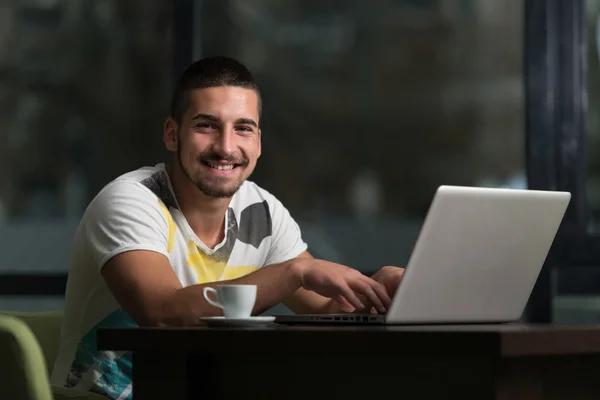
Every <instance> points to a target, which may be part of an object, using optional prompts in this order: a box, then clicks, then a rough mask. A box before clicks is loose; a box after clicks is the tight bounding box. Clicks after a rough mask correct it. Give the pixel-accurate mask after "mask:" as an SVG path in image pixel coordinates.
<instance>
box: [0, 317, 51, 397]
mask: <svg viewBox="0 0 600 400" xmlns="http://www.w3.org/2000/svg"><path fill="white" fill-rule="evenodd" d="M0 354H2V359H1V360H0V398H2V399H15V400H17V399H23V400H52V398H53V396H52V392H51V390H50V385H49V384H48V371H47V370H46V365H45V360H44V355H43V354H42V349H41V347H40V345H39V344H38V342H37V340H36V338H35V336H34V335H33V333H32V332H31V329H29V328H28V327H27V325H26V324H25V323H24V322H23V321H20V320H19V319H17V318H15V317H11V316H8V315H0Z"/></svg>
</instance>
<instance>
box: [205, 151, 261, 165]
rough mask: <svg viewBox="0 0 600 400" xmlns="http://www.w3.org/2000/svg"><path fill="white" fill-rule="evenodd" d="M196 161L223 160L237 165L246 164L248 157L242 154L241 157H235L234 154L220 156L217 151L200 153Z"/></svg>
mask: <svg viewBox="0 0 600 400" xmlns="http://www.w3.org/2000/svg"><path fill="white" fill-rule="evenodd" d="M198 161H200V162H218V161H221V162H222V161H224V162H227V163H231V164H237V165H239V166H242V167H244V166H246V165H248V162H249V161H248V159H247V158H246V157H244V156H241V157H235V156H222V155H220V154H217V153H204V154H200V156H199V157H198Z"/></svg>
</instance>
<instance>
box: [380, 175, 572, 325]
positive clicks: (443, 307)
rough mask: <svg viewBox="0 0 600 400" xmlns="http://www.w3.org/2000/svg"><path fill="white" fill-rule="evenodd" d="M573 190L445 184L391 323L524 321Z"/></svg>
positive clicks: (391, 312) (390, 312)
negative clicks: (534, 288) (518, 188)
mask: <svg viewBox="0 0 600 400" xmlns="http://www.w3.org/2000/svg"><path fill="white" fill-rule="evenodd" d="M570 199H571V194H570V193H568V192H551V191H534V190H516V189H496V188H476V187H459V186H440V187H439V188H438V190H437V191H436V193H435V196H434V198H433V201H432V203H431V206H430V208H429V212H428V214H427V217H426V218H425V222H424V224H423V226H422V228H421V232H420V234H419V237H418V239H417V242H416V245H415V247H414V249H413V252H412V254H411V256H410V259H409V262H408V265H407V266H406V272H405V274H404V276H403V278H402V282H401V283H400V286H399V287H398V289H397V291H396V295H395V296H394V299H393V301H392V305H391V307H390V309H389V310H388V313H387V316H386V323H392V324H394V323H470V322H474V323H479V322H508V321H515V320H518V319H519V318H520V317H521V315H522V314H523V311H524V309H525V306H526V304H527V300H528V299H529V296H530V294H531V291H532V289H533V286H534V284H535V282H536V280H537V277H538V275H539V273H540V270H541V268H542V266H543V264H544V261H545V259H546V257H547V255H548V251H549V250H550V246H551V245H552V242H553V240H554V237H555V235H556V233H557V230H558V227H559V226H560V223H561V221H562V218H563V216H564V213H565V211H566V208H567V205H568V204H569V201H570Z"/></svg>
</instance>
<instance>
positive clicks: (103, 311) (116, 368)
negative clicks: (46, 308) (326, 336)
mask: <svg viewBox="0 0 600 400" xmlns="http://www.w3.org/2000/svg"><path fill="white" fill-rule="evenodd" d="M260 117H261V97H260V92H259V89H258V86H257V85H256V83H255V81H254V79H253V77H252V75H251V73H250V72H249V71H248V70H247V69H246V68H245V67H244V66H243V65H241V64H240V63H238V62H237V61H235V60H232V59H230V58H225V57H213V58H206V59H203V60H200V61H197V62H195V63H193V64H192V65H190V66H189V67H188V68H187V69H186V71H185V72H184V73H183V75H182V77H181V79H180V81H179V82H178V84H177V87H176V89H175V93H174V95H173V100H172V107H171V115H170V116H169V117H168V118H167V119H166V121H165V124H164V142H165V146H166V147H167V149H168V150H169V151H170V152H171V153H172V155H173V156H172V159H171V160H170V162H169V163H168V164H159V165H156V166H154V167H144V168H141V169H138V170H136V171H132V172H129V173H127V174H125V175H123V176H121V177H119V178H117V179H116V180H114V181H112V182H111V183H109V184H108V185H107V186H106V187H104V188H103V189H102V191H101V192H100V193H99V194H98V195H97V196H96V197H95V198H94V200H93V201H92V202H91V203H90V205H89V207H88V208H87V210H86V212H85V214H84V216H83V218H82V220H81V222H80V224H79V227H78V229H77V232H76V234H75V239H74V246H73V255H72V260H71V266H70V270H69V279H68V283H67V291H66V306H65V316H64V321H63V330H62V338H61V345H60V351H59V356H58V359H57V361H56V364H55V367H54V370H53V373H52V381H53V383H54V384H57V385H64V386H67V387H76V388H78V389H83V390H89V391H93V392H97V393H100V394H102V395H104V396H107V397H109V398H112V399H128V398H131V354H130V353H116V352H99V351H97V350H96V331H97V329H98V328H102V327H135V326H184V325H195V324H198V323H199V321H200V318H201V317H204V316H211V315H219V314H221V312H222V311H221V310H220V309H218V308H215V307H213V306H211V305H209V304H208V303H207V302H206V300H205V299H204V297H203V294H202V291H203V288H204V287H206V286H214V285H215V282H227V283H238V284H254V285H257V287H258V293H257V299H256V305H255V308H254V314H259V313H261V312H263V311H265V310H267V309H269V308H271V307H273V306H274V305H276V304H278V303H281V302H283V303H285V304H286V305H288V306H289V307H290V308H291V309H292V310H293V311H295V312H296V313H335V312H353V311H365V312H380V313H385V312H386V307H388V306H389V304H390V302H391V300H390V297H391V296H392V295H393V292H394V291H395V288H396V286H397V285H398V283H399V281H400V279H401V276H402V272H403V270H402V269H400V268H395V267H384V268H382V269H381V270H379V272H377V273H376V274H375V275H374V276H373V277H367V276H364V275H363V274H361V273H360V272H358V271H356V270H354V269H351V268H349V267H346V266H343V265H339V264H335V263H331V262H328V261H325V260H317V259H315V258H313V257H312V256H311V255H310V254H309V253H308V252H307V246H306V244H305V243H304V241H303V240H302V236H301V233H300V229H299V227H298V224H297V223H296V222H295V221H294V220H293V218H292V217H291V216H290V214H289V212H288V211H287V210H286V208H285V207H284V206H283V204H281V203H280V202H279V201H278V200H277V198H276V197H275V196H273V195H272V194H270V193H268V192H267V191H265V190H264V189H262V188H260V187H259V186H258V185H256V184H255V183H253V182H250V181H248V180H247V179H248V177H249V176H250V174H251V173H252V171H253V170H254V168H255V166H256V163H257V160H258V158H259V157H260V155H261V130H260Z"/></svg>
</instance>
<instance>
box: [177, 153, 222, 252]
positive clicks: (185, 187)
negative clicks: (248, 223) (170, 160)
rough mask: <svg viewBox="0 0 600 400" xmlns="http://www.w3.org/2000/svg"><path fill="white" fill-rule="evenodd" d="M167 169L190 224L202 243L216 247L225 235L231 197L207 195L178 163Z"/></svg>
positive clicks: (182, 209)
mask: <svg viewBox="0 0 600 400" xmlns="http://www.w3.org/2000/svg"><path fill="white" fill-rule="evenodd" d="M166 170H167V173H168V174H169V178H170V179H171V185H172V186H173V191H174V192H175V197H176V198H177V202H178V203H179V207H180V209H181V212H182V213H183V215H184V216H185V219H186V220H187V222H188V224H189V225H190V227H191V228H192V230H193V231H194V233H195V234H196V236H198V238H199V239H200V240H201V241H202V243H204V244H205V245H206V246H208V247H209V248H211V249H212V248H214V247H215V246H216V245H217V244H219V243H221V241H222V240H223V238H224V237H225V213H226V212H227V208H228V207H229V203H230V202H231V199H230V198H216V197H211V196H207V195H205V194H204V193H202V192H201V191H200V189H198V187H197V186H196V185H195V184H194V183H193V182H191V181H190V180H189V179H188V177H187V176H186V175H185V174H184V173H183V171H181V168H180V167H179V165H177V164H170V165H168V166H167V168H166Z"/></svg>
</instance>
